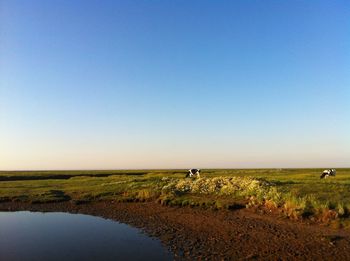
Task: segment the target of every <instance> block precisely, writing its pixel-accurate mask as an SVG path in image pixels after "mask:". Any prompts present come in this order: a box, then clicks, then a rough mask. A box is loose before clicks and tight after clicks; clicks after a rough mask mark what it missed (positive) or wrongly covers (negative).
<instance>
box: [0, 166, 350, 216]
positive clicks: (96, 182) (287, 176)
mask: <svg viewBox="0 0 350 261" xmlns="http://www.w3.org/2000/svg"><path fill="white" fill-rule="evenodd" d="M321 172H322V169H207V170H202V174H201V178H200V179H190V178H185V173H186V170H127V171H125V170H116V171H108V170H105V171H18V172H8V171H2V172H0V201H25V202H33V203H38V202H58V201H68V200H71V201H72V202H76V203H79V202H80V203H82V202H89V201H96V200H115V201H145V200H154V201H157V202H160V203H162V204H167V205H181V206H186V205H190V206H203V207H213V208H230V207H231V206H234V204H235V203H236V202H238V201H239V202H242V201H244V202H246V204H247V206H254V205H265V206H269V207H271V206H273V207H275V208H278V209H282V210H283V213H285V215H287V216H290V217H295V218H297V217H298V216H315V215H316V214H317V215H320V213H323V214H322V215H323V216H324V215H325V214H324V212H325V211H328V212H327V215H329V211H333V212H334V215H335V216H336V217H342V218H347V217H348V216H349V210H350V169H337V175H336V177H331V178H328V179H320V178H319V176H320V173H321Z"/></svg>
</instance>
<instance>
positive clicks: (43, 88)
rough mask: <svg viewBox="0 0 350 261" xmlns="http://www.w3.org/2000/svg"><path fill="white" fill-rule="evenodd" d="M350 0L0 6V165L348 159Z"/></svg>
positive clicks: (347, 162) (254, 164)
mask: <svg viewBox="0 0 350 261" xmlns="http://www.w3.org/2000/svg"><path fill="white" fill-rule="evenodd" d="M349 17H350V4H349V2H347V1H283V2H281V1H249V2H248V1H234V2H232V3H228V2H226V1H216V2H215V3H214V2H212V1H175V2H168V1H164V2H163V1H152V2H150V1H137V2H136V1H103V2H98V1H61V2H51V1H50V2H48V1H16V0H15V1H8V0H5V1H1V3H0V170H26V169H28V170H40V169H142V168H189V167H199V168H270V167H271V168H287V167H288V168H291V167H295V168H298V167H350V73H349V72H350V34H349V28H350V22H349V19H348V18H349Z"/></svg>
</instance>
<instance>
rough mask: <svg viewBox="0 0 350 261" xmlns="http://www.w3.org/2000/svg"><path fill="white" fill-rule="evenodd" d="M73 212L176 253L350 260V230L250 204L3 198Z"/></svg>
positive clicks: (19, 206)
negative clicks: (125, 227)
mask: <svg viewBox="0 0 350 261" xmlns="http://www.w3.org/2000/svg"><path fill="white" fill-rule="evenodd" d="M19 210H30V211H42V212H46V211H49V212H52V211H59V212H69V213H81V214H89V215H94V216H100V217H104V218H108V219H113V220H116V221H119V222H122V223H126V224H129V225H131V226H134V227H137V228H140V229H142V230H143V231H144V232H145V233H147V234H148V235H150V236H153V237H157V238H159V239H160V240H161V241H162V243H163V244H164V245H165V246H166V247H168V248H170V249H171V251H172V252H173V253H174V255H175V258H176V259H179V260H181V259H185V260H186V259H187V260H350V231H349V230H332V229H330V228H326V227H323V226H320V225H307V224H302V223H298V222H291V221H288V220H284V219H279V218H277V217H276V216H273V215H272V216H268V215H259V214H256V213H253V212H252V211H250V210H247V209H239V210H233V211H228V210H220V211H214V210H206V209H200V208H189V207H188V208H178V207H165V206H161V205H159V204H157V203H153V202H146V203H117V202H113V201H112V202H109V201H103V202H93V203H87V204H80V205H77V204H74V203H72V202H69V201H67V202H59V203H44V204H31V203H24V202H2V203H0V211H19Z"/></svg>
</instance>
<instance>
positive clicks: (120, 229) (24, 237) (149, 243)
mask: <svg viewBox="0 0 350 261" xmlns="http://www.w3.org/2000/svg"><path fill="white" fill-rule="evenodd" d="M172 259H173V256H172V255H171V253H170V252H169V251H168V250H167V249H165V248H164V247H163V246H162V244H161V242H160V241H159V240H156V239H153V238H150V237H148V236H146V235H144V234H142V233H141V232H140V230H138V229H136V228H133V227H130V226H128V225H125V224H121V223H118V222H115V221H112V220H107V219H103V218H100V217H94V216H88V215H81V214H68V213H58V212H53V213H39V212H29V211H19V212H0V260H21V261H22V260H65V261H68V260H172Z"/></svg>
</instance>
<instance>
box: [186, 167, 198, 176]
mask: <svg viewBox="0 0 350 261" xmlns="http://www.w3.org/2000/svg"><path fill="white" fill-rule="evenodd" d="M200 172H201V170H200V169H189V170H188V173H187V174H186V178H188V177H190V178H192V177H193V176H196V177H197V178H199V177H200V175H199V174H200Z"/></svg>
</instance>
